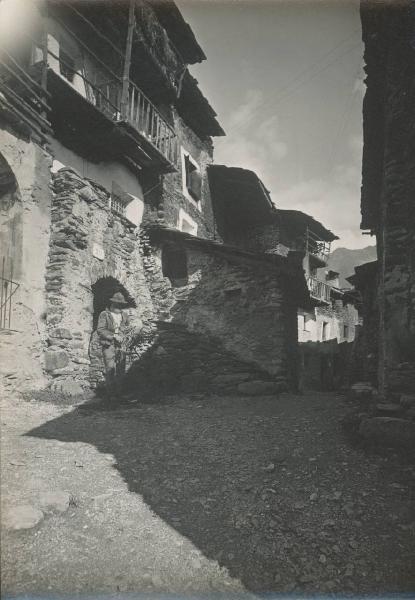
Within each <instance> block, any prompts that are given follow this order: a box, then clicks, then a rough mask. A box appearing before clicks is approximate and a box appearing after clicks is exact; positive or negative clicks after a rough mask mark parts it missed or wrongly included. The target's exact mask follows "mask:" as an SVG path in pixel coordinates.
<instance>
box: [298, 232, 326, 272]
mask: <svg viewBox="0 0 415 600" xmlns="http://www.w3.org/2000/svg"><path fill="white" fill-rule="evenodd" d="M304 246H305V248H304V249H305V251H306V253H307V254H308V255H309V256H310V258H311V259H314V262H315V263H316V266H322V267H323V266H325V265H326V263H327V260H328V257H329V255H330V247H331V242H328V241H325V240H321V239H320V238H319V236H317V235H316V234H315V233H314V232H313V231H312V230H311V229H309V228H307V231H306V234H305V238H304Z"/></svg>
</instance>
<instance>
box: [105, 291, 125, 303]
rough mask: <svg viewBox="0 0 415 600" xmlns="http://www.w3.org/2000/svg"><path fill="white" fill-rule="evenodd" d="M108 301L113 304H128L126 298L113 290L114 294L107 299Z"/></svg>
mask: <svg viewBox="0 0 415 600" xmlns="http://www.w3.org/2000/svg"><path fill="white" fill-rule="evenodd" d="M109 301H110V302H113V303H114V304H124V305H126V304H128V302H127V300H126V299H125V298H124V296H123V294H122V293H121V292H115V294H114V295H113V296H112V297H111V298H110V299H109Z"/></svg>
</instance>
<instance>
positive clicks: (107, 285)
mask: <svg viewBox="0 0 415 600" xmlns="http://www.w3.org/2000/svg"><path fill="white" fill-rule="evenodd" d="M91 289H92V293H93V316H92V319H93V323H92V329H93V331H92V335H91V342H90V345H89V359H90V382H91V385H92V386H94V387H98V386H99V385H100V384H101V383H103V382H104V363H103V359H102V348H101V345H100V343H99V339H98V335H97V331H96V329H97V324H98V317H99V315H100V313H101V312H102V311H103V310H105V309H106V308H108V306H109V299H110V298H111V296H113V294H115V293H116V292H121V293H122V294H123V296H124V298H125V299H126V300H127V302H128V305H127V307H126V308H130V309H134V308H136V303H135V300H134V298H133V297H132V296H131V294H130V293H129V292H128V290H127V289H126V288H125V287H124V286H123V285H122V284H121V283H120V282H119V281H118V280H117V279H115V277H111V276H109V277H101V278H100V279H98V280H97V281H96V282H95V283H94V284H93V285H92V287H91Z"/></svg>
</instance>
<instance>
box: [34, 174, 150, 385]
mask: <svg viewBox="0 0 415 600" xmlns="http://www.w3.org/2000/svg"><path fill="white" fill-rule="evenodd" d="M53 191H54V197H53V203H52V224H51V237H50V247H49V256H48V263H47V272H46V297H47V311H46V324H47V330H48V344H49V347H48V349H47V351H46V353H45V370H46V371H47V372H48V373H49V374H50V375H52V376H53V377H54V378H57V379H58V380H59V381H60V382H62V380H66V379H68V380H71V381H72V380H74V379H75V380H79V381H87V380H90V379H92V381H98V380H99V379H100V370H101V367H102V365H101V364H100V349H99V346H98V345H97V343H96V339H95V338H94V331H93V312H94V294H93V286H94V284H96V283H97V282H98V281H100V280H102V279H103V278H108V277H111V278H113V279H114V280H116V282H117V283H118V287H119V288H120V289H121V288H122V289H123V290H125V291H126V293H127V294H128V295H129V296H130V297H131V298H132V299H134V301H135V303H136V305H137V306H136V308H134V309H133V308H132V309H131V311H130V312H131V317H132V319H133V321H134V318H140V319H141V320H143V321H144V322H146V321H148V319H149V318H151V317H152V316H153V303H152V300H151V298H150V294H149V291H148V287H147V284H146V280H145V276H144V267H143V260H142V255H141V253H140V240H139V238H138V236H137V230H136V228H135V227H133V226H132V225H131V224H130V223H129V222H128V221H126V220H125V219H123V218H122V217H120V216H117V215H115V214H113V213H112V212H111V211H110V210H109V204H108V199H109V194H108V192H107V191H106V190H105V189H104V188H102V187H101V186H99V185H97V184H96V183H94V182H91V181H88V180H86V179H84V178H82V177H81V176H80V175H79V174H77V173H76V171H74V170H73V169H68V168H64V169H61V170H60V171H58V172H57V173H56V174H55V175H54V176H53ZM91 359H92V373H91V370H90V369H91V366H90V364H91Z"/></svg>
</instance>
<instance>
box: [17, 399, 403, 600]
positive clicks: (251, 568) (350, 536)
mask: <svg viewBox="0 0 415 600" xmlns="http://www.w3.org/2000/svg"><path fill="white" fill-rule="evenodd" d="M346 410H347V407H345V404H344V401H343V399H342V398H341V397H335V396H332V395H329V394H313V395H305V396H303V397H300V396H289V395H286V394H284V395H282V396H281V397H280V398H278V399H277V398H275V397H273V398H270V397H269V398H260V399H249V398H247V399H243V400H242V399H240V398H230V397H228V398H219V397H210V398H207V397H201V396H198V397H196V396H193V397H191V396H188V397H185V398H179V397H169V398H165V400H164V402H163V404H134V405H133V407H131V408H122V407H118V408H116V409H115V410H108V411H106V410H104V409H103V407H100V406H99V405H98V406H97V407H95V408H94V407H93V406H92V405H91V406H90V407H87V408H86V409H85V407H84V408H82V407H77V408H75V409H74V410H73V411H72V412H70V413H67V414H65V415H63V416H61V417H59V418H57V419H54V420H52V421H50V422H48V423H46V424H44V425H42V426H41V427H39V428H36V429H34V430H32V431H30V432H29V433H28V434H27V435H29V436H36V437H39V438H45V439H57V440H60V441H64V442H83V443H88V444H92V445H94V446H95V447H96V448H97V449H98V450H99V451H100V452H102V453H105V454H108V453H109V454H112V455H113V456H114V457H115V459H116V465H115V468H116V469H117V470H118V471H119V472H120V474H121V475H122V477H123V478H124V480H125V481H126V482H127V484H128V486H129V489H130V491H131V492H133V493H137V494H140V495H141V496H142V497H143V499H144V501H145V502H146V503H147V504H148V505H149V506H150V507H151V509H152V510H153V511H154V512H155V513H157V515H159V516H160V517H161V518H162V519H163V520H164V521H165V522H167V523H168V524H169V525H171V526H172V527H174V528H175V529H176V530H177V531H178V532H179V533H180V534H182V535H183V536H185V537H187V538H188V539H189V540H191V541H192V542H193V544H195V545H196V546H197V547H198V548H199V549H200V550H201V551H202V552H203V553H204V555H205V556H207V557H208V558H210V559H213V560H217V561H218V562H219V563H220V564H221V565H223V566H226V567H227V568H228V569H229V572H230V574H231V575H232V576H233V577H237V578H239V579H240V580H241V581H242V583H243V584H244V585H245V587H246V588H247V589H249V590H252V591H271V590H275V591H292V590H303V591H307V592H311V591H322V592H328V591H333V592H338V593H341V592H347V591H359V592H376V591H377V592H383V593H384V592H386V591H409V590H411V589H412V590H413V589H414V588H415V578H414V575H413V569H412V567H413V558H412V557H413V555H414V551H415V547H414V541H413V540H414V536H413V534H414V530H413V524H414V523H415V519H414V515H413V513H411V511H412V507H411V504H412V499H411V494H410V492H409V491H408V483H407V481H408V477H409V476H410V475H411V474H412V475H413V470H412V471H410V467H405V466H403V465H401V464H400V463H399V462H398V460H397V458H396V459H395V461H394V459H393V457H388V458H385V457H373V456H367V455H366V454H365V453H363V451H362V450H361V449H354V448H352V447H351V446H350V445H349V444H348V443H347V442H346V441H345V440H344V439H343V437H342V433H341V430H340V426H339V420H340V418H341V417H342V415H343V414H344V413H345V412H346ZM85 466H86V467H87V465H85ZM411 527H412V529H411Z"/></svg>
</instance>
